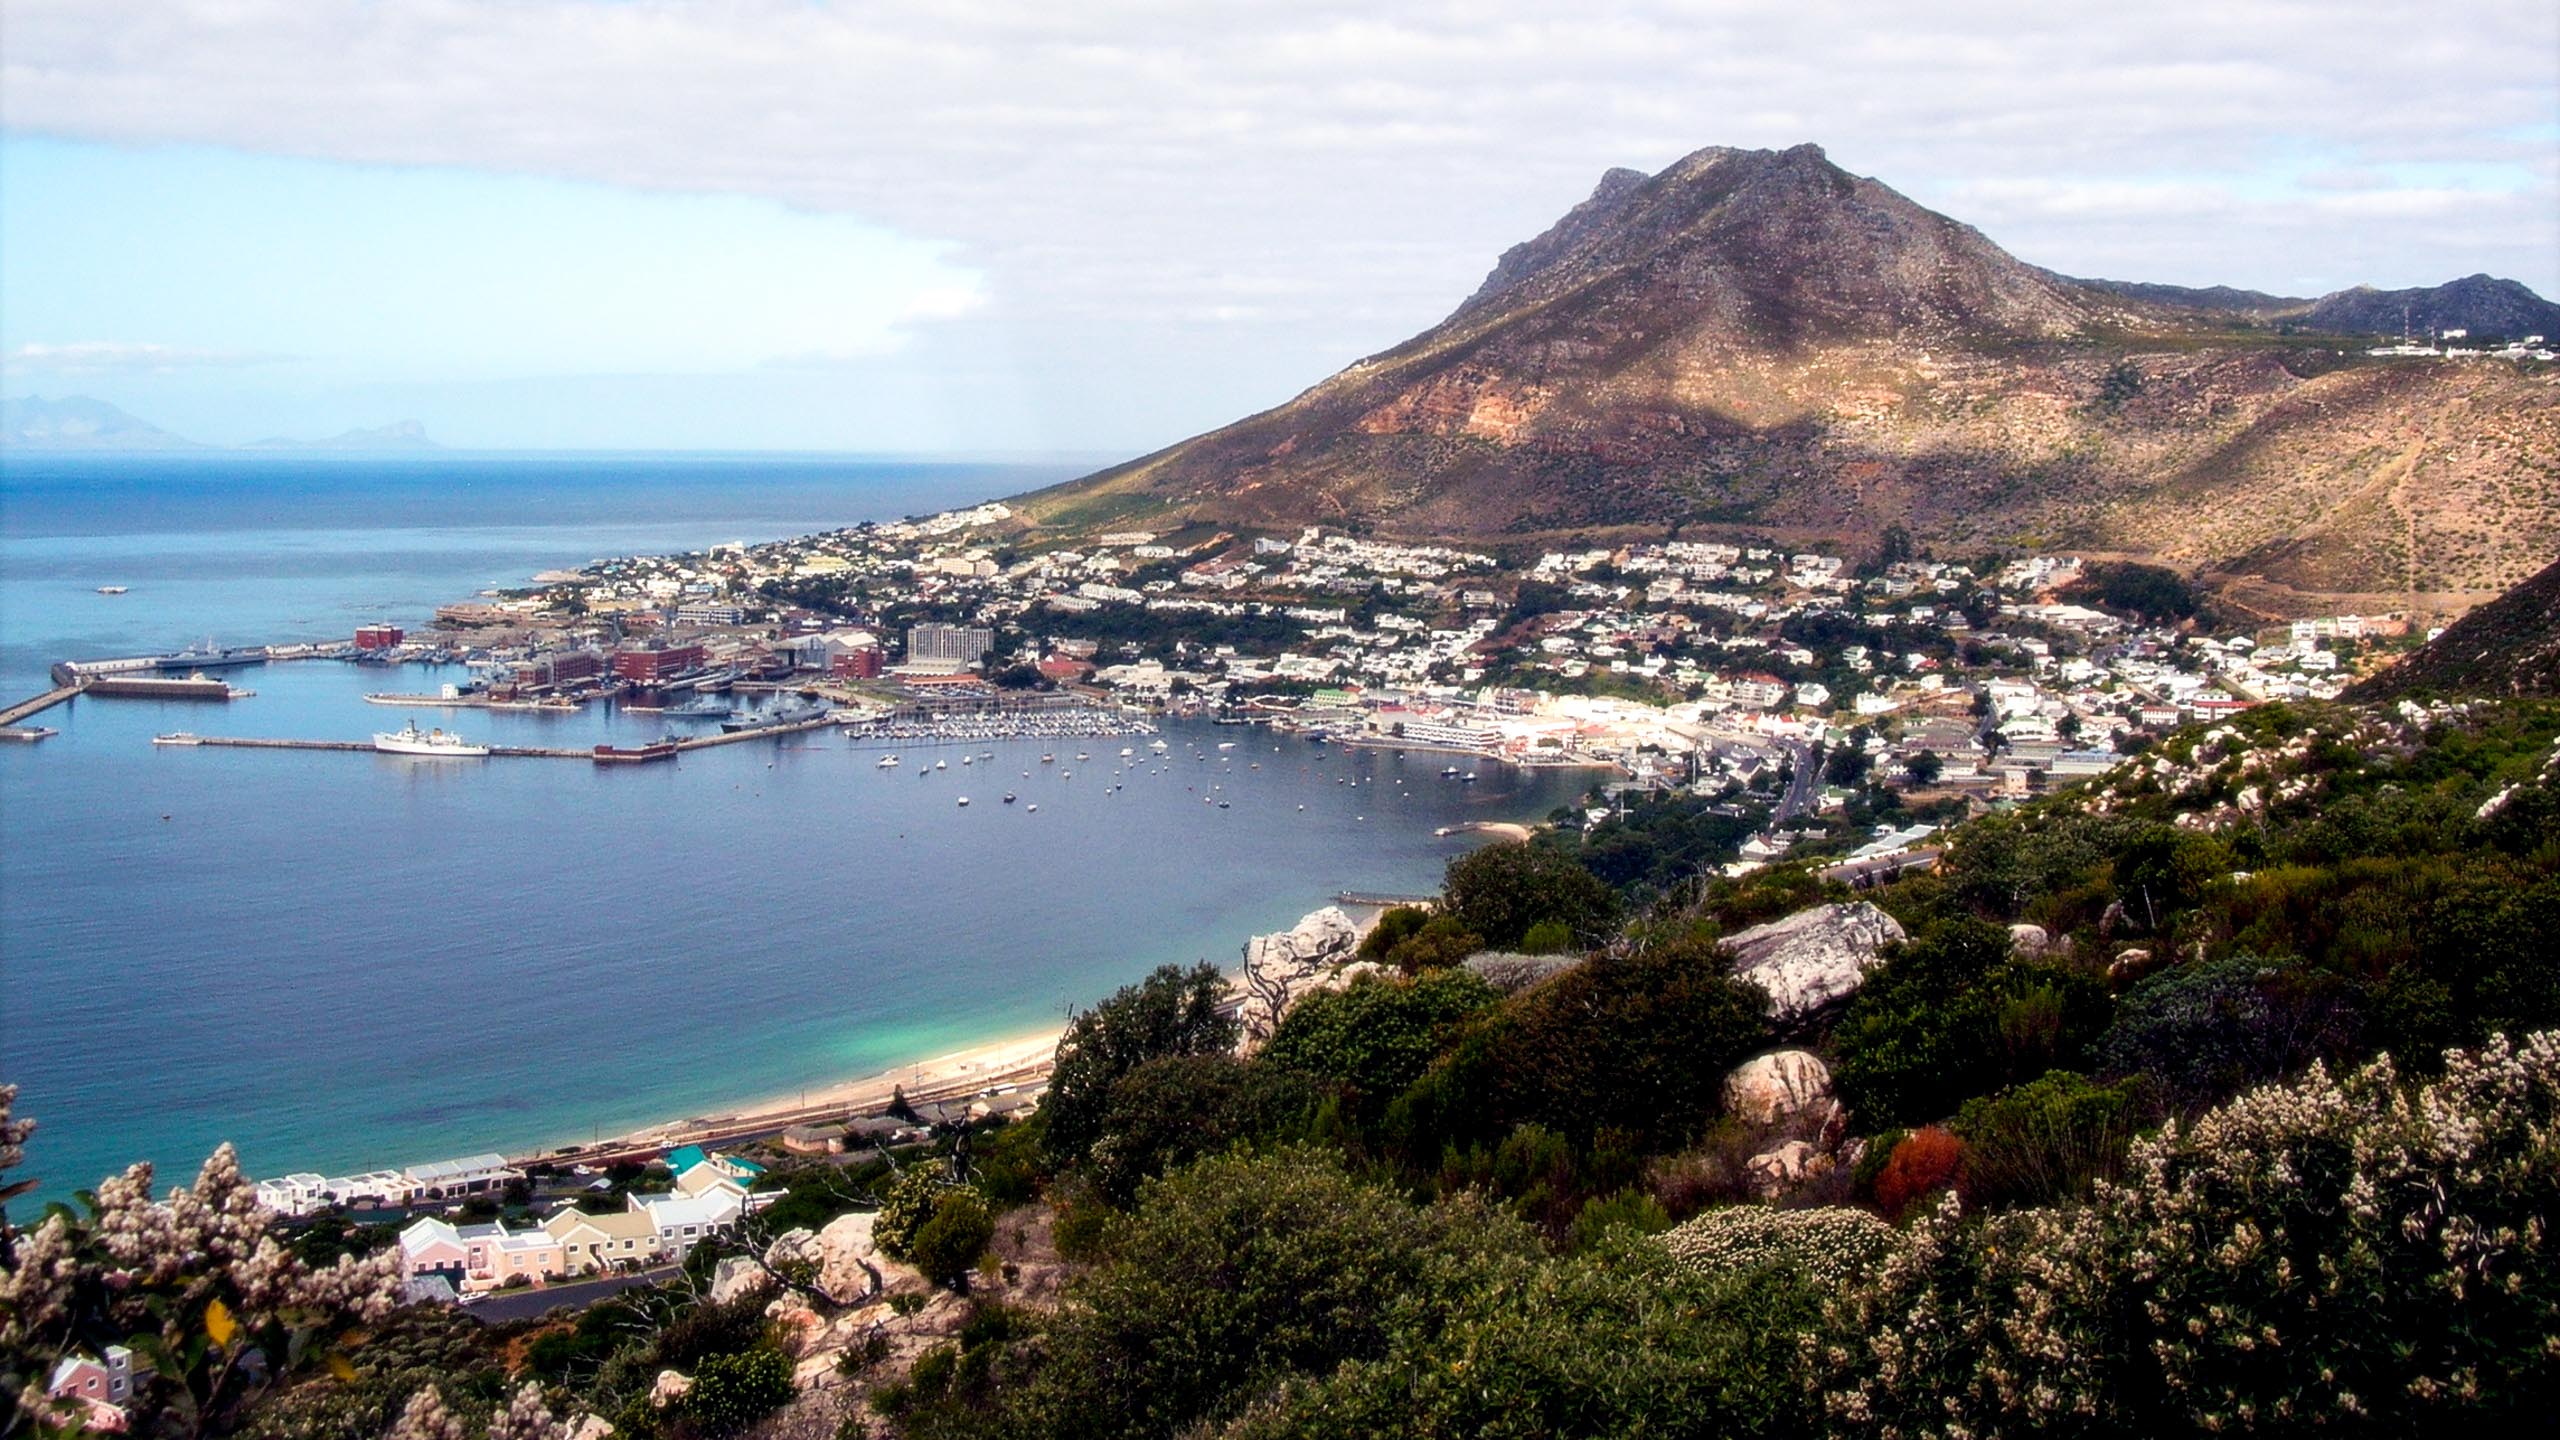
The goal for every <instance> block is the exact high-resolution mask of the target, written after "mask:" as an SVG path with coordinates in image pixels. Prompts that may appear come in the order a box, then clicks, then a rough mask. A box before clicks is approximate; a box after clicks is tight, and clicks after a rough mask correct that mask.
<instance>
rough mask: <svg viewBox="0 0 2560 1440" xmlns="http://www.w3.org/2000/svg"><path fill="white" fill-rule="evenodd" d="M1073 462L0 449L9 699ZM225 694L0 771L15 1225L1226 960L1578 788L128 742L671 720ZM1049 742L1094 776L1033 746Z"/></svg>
mask: <svg viewBox="0 0 2560 1440" xmlns="http://www.w3.org/2000/svg"><path fill="white" fill-rule="evenodd" d="M1078 468H1081V467H1072V466H1064V465H1059V466H1032V465H1017V466H996V465H930V464H915V463H893V462H883V461H869V460H860V459H845V458H838V457H809V456H782V457H774V456H717V457H695V456H680V457H669V456H579V457H560V456H534V457H526V456H441V455H439V456H432V457H426V456H422V457H417V458H402V459H397V460H379V459H372V458H367V459H362V460H358V459H353V458H338V457H330V458H318V457H304V456H277V457H264V456H262V457H241V456H224V457H220V458H198V457H183V458H181V457H172V458H166V459H161V458H152V459H139V460H137V459H132V458H125V457H119V458H116V459H112V460H110V459H103V458H96V459H93V458H86V457H82V458H77V459H69V460H55V459H50V458H47V459H41V460H39V459H33V458H30V457H25V456H10V457H8V459H7V460H6V462H5V464H0V694H5V696H6V698H8V699H11V700H14V699H17V698H20V697H22V696H25V695H30V694H34V693H36V692H38V691H40V690H42V689H44V688H46V685H47V681H46V678H45V674H44V671H45V667H46V666H47V664H49V663H50V662H51V661H54V660H58V659H64V658H80V657H93V656H104V655H120V654H138V653H150V652H155V651H165V650H170V649H175V648H179V647H181V646H183V645H186V644H189V643H193V642H196V641H201V640H205V639H211V640H213V641H214V642H216V643H218V644H254V643H264V642H271V641H289V640H311V639H333V638H337V637H341V636H344V635H346V634H348V633H350V632H351V631H352V630H353V628H354V627H355V626H356V625H358V624H362V623H366V622H369V621H373V620H387V621H390V622H393V623H403V622H407V623H417V622H422V621H424V620H425V619H426V618H427V616H428V613H429V612H430V611H431V610H432V609H433V607H434V606H435V605H437V604H439V603H444V602H447V601H451V600H456V599H461V598H466V597H468V596H469V595H470V594H472V593H473V592H475V591H477V590H480V589H483V588H487V587H490V586H496V585H507V584H520V583H523V582H524V581H525V580H527V579H528V578H529V577H531V576H532V575H533V574H534V573H536V572H538V571H541V570H546V569H552V568H558V567H570V566H575V565H579V564H582V563H584V562H586V561H588V560H591V559H595V558H598V557H601V556H606V555H613V554H627V553H641V552H659V553H663V552H668V551H676V550H685V549H697V548H701V547H703V546H706V545H710V544H715V543H719V542H722V541H729V540H747V541H753V540H762V539H771V538H776V537H780V536H785V535H791V534H799V533H805V532H808V531H813V530H821V529H829V528H835V527H839V526H843V525H848V524H853V523H857V522H859V521H861V520H864V519H885V518H894V517H897V516H903V515H908V514H918V513H925V512H929V511H932V510H936V509H940V508H945V507H948V506H952V505H958V504H966V503H970V502H974V501H977V500H980V499H985V498H989V497H992V496H998V495H1004V494H1011V493H1017V492H1019V491H1022V490H1025V489H1029V488H1032V487H1034V486H1037V485H1041V484H1045V483H1049V482H1050V481H1053V480H1056V479H1060V478H1064V477H1065V476H1066V475H1068V474H1070V473H1073V472H1074V470H1076V469H1078ZM100 585H125V586H128V587H130V590H129V593H127V594H124V595H120V596H113V597H109V596H101V595H99V594H97V593H96V587H98V586H100ZM231 678H232V679H233V680H234V683H237V684H242V685H246V686H248V687H250V688H252V689H254V690H255V691H256V692H257V694H256V696H255V698H252V699H247V700H242V701H236V702H233V703H231V704H228V705H205V704H189V703H184V702H156V701H132V700H93V699H83V700H77V701H74V702H72V704H71V705H69V706H67V707H62V708H57V709H56V710H53V711H51V712H48V713H47V714H46V715H44V716H43V717H40V723H44V724H49V725H53V726H56V727H57V728H59V729H60V731H61V733H60V734H59V735H57V736H56V737H54V738H53V739H50V740H47V741H44V742H43V743H41V744H38V745H0V1081H8V1082H14V1083H16V1084H18V1085H19V1086H20V1087H21V1094H20V1099H19V1111H20V1113H22V1114H26V1115H32V1116H34V1117H35V1118H36V1119H37V1120H38V1121H39V1122H40V1125H41V1129H40V1130H39V1132H38V1134H37V1136H36V1138H35V1140H34V1142H33V1143H32V1145H31V1146H30V1152H29V1161H28V1165H27V1168H26V1170H25V1172H23V1173H24V1174H26V1175H28V1176H32V1177H35V1178H37V1179H38V1180H39V1181H40V1184H41V1189H40V1191H39V1192H38V1196H37V1198H38V1199H44V1198H60V1197H63V1196H65V1195H67V1194H68V1192H69V1191H70V1190H72V1189H74V1188H79V1187H86V1186H88V1185H91V1184H94V1183H95V1182H96V1181H97V1180H98V1179H99V1178H101V1177H103V1176H105V1175H107V1174H110V1173H112V1172H114V1171H115V1170H117V1169H120V1168H121V1167H122V1166H123V1165H124V1164H126V1163H128V1162H130V1161H133V1160H137V1159H148V1160H150V1161H152V1162H154V1163H155V1164H156V1165H157V1166H158V1167H159V1168H160V1171H161V1174H162V1176H163V1177H164V1179H167V1180H177V1179H182V1178H184V1177H186V1176H189V1175H192V1173H193V1170H194V1167H195V1166H196V1164H197V1163H199V1162H200V1161H201V1159H202V1158H203V1156H204V1155H205V1154H206V1153H207V1152H208V1151H209V1150H210V1149H211V1148H212V1147H213V1146H214V1145H215V1144H217V1143H219V1142H220V1141H222V1140H225V1139H228V1140H231V1141H233V1142H235V1143H236V1144H237V1145H238V1146H239V1147H240V1151H241V1156H242V1162H243V1164H244V1166H246V1168H247V1169H248V1170H249V1172H250V1173H251V1174H253V1175H271V1174H282V1173H286V1172H290V1171H298V1170H319V1171H322V1172H324V1173H344V1172H346V1171H348V1170H351V1169H355V1168H371V1167H376V1166H386V1165H387V1166H397V1165H405V1164H411V1163H416V1162H420V1161H425V1160H433V1159H439V1158H444V1157H447V1156H451V1155H455V1154H461V1153H468V1152H475V1151H480V1150H489V1149H496V1150H509V1151H512V1150H517V1149H523V1148H529V1147H531V1146H534V1145H539V1144H551V1143H564V1142H569V1141H576V1140H586V1139H591V1138H594V1137H596V1136H599V1135H611V1134H615V1133H618V1132H621V1131H626V1130H630V1129H633V1128H635V1127H638V1126H640V1125H643V1124H647V1123H650V1122H654V1121H660V1120H669V1119H676V1118H681V1117H685V1116H691V1115H699V1114H716V1113H722V1111H723V1110H724V1109H725V1108H727V1107H733V1106H735V1105H736V1104H738V1103H739V1102H743V1101H748V1100H754V1099H761V1098H766V1097H771V1096H775V1095H787V1094H789V1093H791V1092H792V1091H793V1090H795V1089H799V1088H805V1087H814V1086H817V1085H821V1084H825V1083H830V1082H834V1081H839V1080H844V1079H849V1078H853V1077H855V1076H858V1075H862V1074H867V1073H872V1072H876V1071H878V1070H881V1069H885V1068H888V1067H891V1066H895V1065H901V1064H905V1063H909V1062H913V1061H917V1060H922V1059H927V1058H930V1057H932V1056H935V1055H939V1054H944V1053H947V1052H949V1051H951V1050H954V1049H958V1048H961V1047H964V1046H967V1045H970V1044H974V1043H977V1042H980V1041H984V1040H989V1039H994V1038H998V1037H1001V1036H1004V1035H1009V1034H1015V1033H1019V1032H1021V1031H1024V1030H1027V1029H1031V1028H1033V1027H1036V1026H1039V1025H1043V1024H1050V1023H1055V1022H1056V1021H1057V1020H1059V1019H1060V1018H1061V1017H1062V1016H1063V1015H1064V1014H1065V1013H1066V1012H1067V1011H1068V1009H1069V1008H1070V1007H1072V1006H1076V1005H1082V1004H1090V1003H1092V1002H1093V1001H1095V1000H1098V999H1100V998H1102V997H1103V996H1105V995H1107V994H1109V993H1110V991H1111V990H1112V989H1114V988H1116V987H1118V986H1120V985H1122V984H1126V983H1128V982H1129V981H1131V980H1134V979H1137V978H1138V977H1140V976H1142V975H1144V974H1145V973H1146V972H1147V971H1148V970H1150V969H1152V968H1153V967H1155V966H1157V965H1159V964H1164V963H1168V962H1171V963H1187V962H1189V961H1192V960H1198V959H1207V960H1211V961H1213V962H1216V963H1218V964H1220V965H1222V966H1225V965H1231V964H1232V963H1233V962H1234V961H1235V959H1236V957H1237V955H1238V952H1239V950H1240V948H1241V946H1242V944H1243V942H1244V940H1245V938H1246V937H1247V936H1249V935H1251V934H1254V933H1257V932H1261V931H1267V930H1272V929H1277V928H1282V927H1285V926H1287V925H1289V924H1291V923H1293V922H1294V921H1295V920H1296V919H1297V918H1298V917H1299V916H1300V915H1302V914H1304V913H1305V912H1306V911H1308V910H1310V909H1313V908H1315V907H1316V906H1318V905H1321V904H1323V903H1325V902H1326V901H1327V900H1328V899H1329V898H1330V897H1331V896H1332V895H1333V894H1334V893H1335V892H1336V891H1339V890H1342V889H1345V888H1357V889H1363V890H1385V891H1424V890H1428V889H1431V888H1433V887H1434V886H1435V885H1436V884H1437V881H1438V878H1439V874H1440V871H1441V868H1442V867H1443V866H1444V865H1445V864H1446V863H1447V860H1448V859H1449V857H1451V856H1452V855H1455V854H1457V853H1460V852H1462V851H1463V850H1464V849H1466V848H1467V847H1468V845H1469V844H1471V843H1472V842H1471V841H1469V840H1468V839H1467V838H1465V837H1463V836H1447V837H1444V836H1438V835H1435V834H1434V833H1433V831H1434V830H1435V828H1437V827H1440V826H1444V825H1450V824H1455V823H1459V822H1463V821H1471V820H1493V819H1520V818H1526V817H1532V816H1539V815H1544V814H1545V813H1547V812H1548V811H1549V810H1550V809H1552V808H1553V807H1555V806H1557V805H1559V804H1563V803H1566V802H1567V801H1569V800H1570V799H1571V798H1572V797H1573V796H1575V795H1576V794H1578V793H1580V791H1581V790H1582V789H1583V788H1584V787H1585V786H1586V785H1587V784H1588V780H1589V777H1588V776H1585V775H1577V774H1575V773H1574V772H1556V771H1540V772H1530V771H1517V770H1511V769H1508V768H1506V767H1501V766H1494V765H1485V766H1481V767H1478V768H1479V771H1480V773H1481V774H1482V776H1483V779H1482V780H1481V782H1480V783H1477V784H1474V785H1460V784H1457V783H1454V782H1450V781H1447V780H1444V779H1442V778H1441V777H1440V775H1439V770H1440V768H1441V763H1442V762H1440V761H1438V760H1436V759H1433V758H1431V757H1428V756H1424V755H1419V754H1417V755H1414V756H1411V757H1409V758H1408V757H1403V756H1399V755H1396V754H1393V753H1384V752H1342V751H1337V750H1332V749H1328V748H1326V747H1321V746H1315V745H1310V744H1308V743H1307V742H1304V741H1301V740H1292V739H1288V738H1285V737H1274V736H1272V735H1270V734H1268V733H1267V732H1264V731H1261V730H1258V729H1246V728H1224V727H1214V726H1209V725H1206V724H1175V725H1171V726H1168V727H1167V730H1166V738H1167V739H1168V740H1169V741H1170V742H1171V743H1172V747H1173V748H1172V751H1171V752H1170V756H1169V758H1168V759H1167V760H1166V761H1164V762H1162V763H1160V764H1157V765H1140V766H1136V767H1135V768H1132V769H1129V770H1127V771H1126V772H1125V773H1124V772H1123V770H1122V763H1123V762H1121V761H1120V760H1119V759H1118V750H1119V748H1120V747H1121V746H1123V745H1132V744H1134V745H1135V746H1136V747H1137V748H1139V749H1140V750H1141V751H1142V752H1143V750H1144V744H1143V742H1132V741H1127V740H1115V741H1104V740H1093V741H1088V742H1047V743H1034V742H998V743H992V744H985V745H977V746H970V747H960V746H943V747H937V748H927V747H919V746H906V747H899V751H898V753H900V754H901V755H902V756H904V757H905V761H906V763H905V765H904V766H903V767H901V768H900V769H897V770H881V769H879V768H878V767H877V765H876V763H875V762H876V760H877V758H878V756H879V755H880V753H881V751H880V750H879V749H877V748H860V747H856V746H852V745H849V744H847V743H846V742H845V741H844V740H843V739H842V738H841V736H840V735H838V734H837V733H836V732H834V731H820V732H815V733H812V734H806V735H798V736H790V737H784V738H780V739H776V740H772V741H755V742H750V743H747V744H741V745H734V746H727V747H722V748H719V749H715V750H709V751H700V752H694V753H689V754H687V755H686V756H684V757H683V758H682V759H681V760H680V761H678V762H677V763H675V764H673V765H655V766H645V767H612V768H603V767H596V766H592V765H587V764H583V763H578V762H573V761H559V760H530V759H490V760H478V761H422V760H404V759H398V758H394V757H387V756H377V755H373V754H360V753H336V752H294V751H257V750H226V749H210V748H179V747H155V746H153V745H152V744H151V743H150V741H151V737H152V736H153V735H154V734H157V733H161V732H166V731H172V730H181V729H184V730H193V731H197V732H200V733H206V734H230V735H259V736H295V737H309V738H329V739H361V738H363V737H365V736H367V735H369V734H370V733H372V732H373V731H376V730H384V729H395V728H397V727H398V726H399V724H400V723H402V722H403V721H405V720H407V719H409V718H411V717H413V716H414V717H416V718H417V719H418V720H419V722H420V724H421V725H422V726H424V725H429V724H438V723H441V724H444V725H446V726H447V727H448V728H454V729H458V730H460V731H462V732H463V733H464V734H465V735H467V736H468V737H469V738H470V739H472V740H475V741H480V740H489V741H496V742H499V743H503V744H526V745H552V746H586V745H591V744H594V743H596V742H597V741H599V740H615V741H620V742H625V743H628V742H631V741H635V740H639V739H645V738H651V737H654V736H655V735H656V734H658V733H659V732H660V731H662V730H664V729H668V728H675V727H671V726H670V725H669V724H668V722H666V721H665V720H664V719H662V718H661V717H659V716H656V715H634V714H628V713H621V712H614V711H610V710H606V709H604V708H601V707H590V708H589V709H588V710H587V711H586V712H583V713H581V714H578V715H574V716H568V717H552V716H543V715H533V714H520V713H493V712H488V711H482V710H457V711H441V710H409V709H394V708H389V707H383V706H376V705H372V704H368V703H366V702H365V700H364V699H363V695H364V692H366V691H368V690H383V689H397V690H403V691H431V690H433V689H434V688H435V686H436V685H437V684H438V683H441V682H442V681H445V680H458V679H461V678H463V673H462V672H461V671H459V670H454V671H450V672H442V673H439V672H437V671H435V670H433V669H430V668H428V667H422V666H411V667H403V668H402V669H400V670H397V671H385V670H383V669H380V668H373V667H356V666H352V665H345V664H340V663H337V662H330V661H307V662H290V663H277V664H269V665H264V666H259V667H254V668H249V669H244V670H239V671H234V672H231ZM1220 742H1234V743H1235V744H1236V748H1235V749H1234V750H1232V751H1225V752H1221V751H1219V750H1217V749H1216V748H1215V747H1216V745H1217V744H1218V743H1220ZM1078 749H1081V750H1083V751H1085V752H1087V753H1089V754H1090V755H1092V757H1093V759H1092V760H1091V761H1088V762H1080V761H1075V760H1074V759H1073V758H1072V753H1067V754H1060V755H1059V759H1058V762H1057V763H1055V764H1050V765H1043V764H1041V763H1040V759H1039V757H1040V754H1041V753H1043V752H1044V751H1045V752H1051V753H1055V752H1059V751H1068V752H1072V751H1074V750H1078ZM990 750H991V751H994V752H995V759H994V760H993V761H991V762H985V763H981V764H972V765H965V766H964V765H963V764H962V763H961V757H962V756H963V755H964V754H969V755H976V754H980V753H983V752H986V751H990ZM1195 755H1196V756H1199V757H1205V758H1194V757H1195ZM936 758H939V759H943V760H945V761H947V762H948V769H946V770H941V771H934V770H931V769H929V768H927V767H929V766H930V765H931V762H932V761H933V760H934V759H936ZM1008 790H1011V791H1014V792H1017V793H1018V794H1019V796H1020V799H1021V802H1022V803H1019V804H1015V805H1005V804H1002V803H1001V796H1002V794H1003V793H1004V792H1006V791H1008ZM964 794H965V795H969V796H970V797H971V798H972V801H973V803H972V804H971V805H970V806H968V807H961V806H959V805H958V804H957V800H958V797H959V796H961V795H964ZM1220 800H1224V801H1226V802H1227V803H1226V804H1225V805H1224V806H1223V807H1222V806H1220V805H1219V804H1218V803H1217V802H1218V801H1220ZM1033 803H1036V804H1038V805H1039V807H1040V809H1039V811H1038V813H1036V814H1034V813H1031V812H1030V811H1029V809H1028V806H1029V805H1030V804H1033ZM21 1203H22V1204H23V1203H25V1202H21Z"/></svg>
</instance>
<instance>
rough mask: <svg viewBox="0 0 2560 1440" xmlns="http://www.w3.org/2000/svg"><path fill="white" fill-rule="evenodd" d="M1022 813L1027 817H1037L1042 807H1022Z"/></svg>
mask: <svg viewBox="0 0 2560 1440" xmlns="http://www.w3.org/2000/svg"><path fill="white" fill-rule="evenodd" d="M1022 813H1023V814H1025V815H1037V814H1039V813H1040V807H1039V806H1038V805H1025V806H1023V807H1022Z"/></svg>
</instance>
